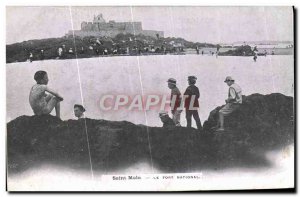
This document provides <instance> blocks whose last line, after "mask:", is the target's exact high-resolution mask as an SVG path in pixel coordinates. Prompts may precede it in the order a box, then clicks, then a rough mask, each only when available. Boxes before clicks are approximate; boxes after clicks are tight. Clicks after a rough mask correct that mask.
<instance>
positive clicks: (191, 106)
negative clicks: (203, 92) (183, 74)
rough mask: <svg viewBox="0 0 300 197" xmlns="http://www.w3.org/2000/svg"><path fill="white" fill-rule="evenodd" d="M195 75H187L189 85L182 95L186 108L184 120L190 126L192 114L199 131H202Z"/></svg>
mask: <svg viewBox="0 0 300 197" xmlns="http://www.w3.org/2000/svg"><path fill="white" fill-rule="evenodd" d="M196 80H197V77H195V76H189V77H188V83H189V86H188V87H187V89H186V90H185V92H184V95H185V97H186V99H185V102H184V107H185V110H186V121H187V127H188V128H190V127H192V116H193V117H194V119H195V121H196V125H197V128H198V130H199V131H202V125H201V121H200V118H199V114H198V108H199V101H198V99H199V97H200V92H199V89H198V87H197V86H195V83H196Z"/></svg>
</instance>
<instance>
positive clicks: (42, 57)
mask: <svg viewBox="0 0 300 197" xmlns="http://www.w3.org/2000/svg"><path fill="white" fill-rule="evenodd" d="M44 58H45V55H44V50H43V49H42V50H41V60H44Z"/></svg>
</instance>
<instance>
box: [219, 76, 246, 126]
mask: <svg viewBox="0 0 300 197" xmlns="http://www.w3.org/2000/svg"><path fill="white" fill-rule="evenodd" d="M224 82H225V83H226V84H227V85H228V86H229V91H228V99H226V100H225V102H226V105H225V106H224V107H223V108H222V109H220V111H219V122H218V126H220V127H219V128H218V129H217V130H216V131H224V130H225V129H224V116H228V115H229V114H231V113H232V112H233V111H235V110H236V109H237V108H239V106H240V105H241V104H242V89H241V87H240V86H239V85H237V84H236V83H234V79H233V78H232V77H230V76H228V77H226V79H225V81H224Z"/></svg>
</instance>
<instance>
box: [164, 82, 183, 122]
mask: <svg viewBox="0 0 300 197" xmlns="http://www.w3.org/2000/svg"><path fill="white" fill-rule="evenodd" d="M167 82H168V87H169V88H170V89H171V103H170V105H171V112H172V115H173V121H174V123H175V125H176V126H181V125H180V114H181V112H182V110H179V109H178V108H179V107H180V104H181V93H180V91H179V89H178V88H177V86H176V79H173V78H170V79H168V81H167Z"/></svg>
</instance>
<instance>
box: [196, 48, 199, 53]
mask: <svg viewBox="0 0 300 197" xmlns="http://www.w3.org/2000/svg"><path fill="white" fill-rule="evenodd" d="M196 52H197V55H199V47H198V46H196Z"/></svg>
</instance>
